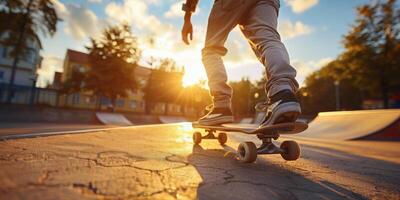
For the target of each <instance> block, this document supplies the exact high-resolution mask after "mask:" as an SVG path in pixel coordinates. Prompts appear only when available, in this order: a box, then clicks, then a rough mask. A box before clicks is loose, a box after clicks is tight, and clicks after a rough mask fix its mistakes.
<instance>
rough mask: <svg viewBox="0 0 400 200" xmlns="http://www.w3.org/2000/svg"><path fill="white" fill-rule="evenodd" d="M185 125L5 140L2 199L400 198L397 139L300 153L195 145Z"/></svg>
mask: <svg viewBox="0 0 400 200" xmlns="http://www.w3.org/2000/svg"><path fill="white" fill-rule="evenodd" d="M192 133H193V130H192V129H191V125H190V124H189V123H181V124H171V125H149V126H137V127H130V128H122V129H118V128H117V129H115V128H114V129H110V130H100V131H94V132H88V133H82V134H63V135H54V136H48V137H37V138H26V139H13V140H3V141H0V146H1V148H0V199H196V198H197V199H231V200H232V199H252V200H255V199H400V187H399V185H398V184H399V183H400V143H399V142H373V141H334V140H322V139H313V138H306V137H295V136H292V137H290V138H281V139H279V140H278V141H277V143H279V142H281V141H283V140H285V139H291V140H297V141H298V142H299V143H300V145H301V147H302V156H301V158H300V159H299V160H297V161H285V160H283V159H282V158H281V157H280V155H262V156H259V157H258V159H257V161H256V162H255V163H252V164H245V163H240V162H238V161H237V159H236V155H235V150H236V148H237V146H238V144H239V142H241V141H254V142H256V143H257V144H259V141H258V139H257V138H256V137H254V136H252V135H244V134H240V133H229V134H228V137H229V139H228V143H227V144H226V145H224V146H221V145H219V144H218V142H217V141H216V140H209V141H203V142H202V143H201V144H200V145H193V143H192Z"/></svg>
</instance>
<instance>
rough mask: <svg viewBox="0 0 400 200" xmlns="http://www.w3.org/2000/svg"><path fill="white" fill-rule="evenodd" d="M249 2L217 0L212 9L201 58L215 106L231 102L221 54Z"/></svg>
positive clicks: (230, 89) (229, 88)
mask: <svg viewBox="0 0 400 200" xmlns="http://www.w3.org/2000/svg"><path fill="white" fill-rule="evenodd" d="M248 2H249V1H248V0H217V1H215V3H214V5H213V8H212V9H211V13H210V16H209V19H208V26H207V34H206V40H205V47H204V49H203V50H202V61H203V64H204V67H205V69H206V72H207V77H208V85H209V87H210V93H211V96H212V97H213V102H214V107H230V106H231V97H232V88H231V87H230V86H229V85H228V84H227V81H228V78H227V74H226V70H225V66H224V63H223V61H222V56H224V55H226V53H227V49H226V48H225V47H224V44H225V42H226V39H227V38H228V35H229V33H230V32H231V31H232V29H233V28H234V27H235V26H236V25H237V24H238V23H239V20H240V17H241V16H242V15H243V12H244V11H245V10H246V5H247V4H248Z"/></svg>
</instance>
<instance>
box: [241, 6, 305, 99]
mask: <svg viewBox="0 0 400 200" xmlns="http://www.w3.org/2000/svg"><path fill="white" fill-rule="evenodd" d="M278 13H279V0H260V1H258V2H257V3H256V4H255V5H254V6H253V7H252V8H251V10H249V11H248V12H247V15H246V17H245V18H244V20H243V21H242V22H241V24H240V29H241V30H242V32H243V34H244V35H245V36H246V38H247V39H248V41H249V43H250V45H251V47H252V49H253V51H254V52H255V54H256V55H257V57H258V59H259V60H260V61H261V62H262V63H263V64H264V66H265V67H266V72H267V73H266V74H267V80H268V82H267V84H266V88H265V89H266V91H267V93H268V96H269V97H270V96H272V95H274V94H276V93H278V92H279V91H282V90H285V89H289V90H292V91H293V92H296V91H297V90H298V83H297V81H296V79H295V77H296V70H295V69H294V68H293V67H292V66H291V65H290V61H289V55H288V53H287V50H286V48H285V46H284V44H283V43H282V42H281V38H280V35H279V33H278V32H277V25H278V22H277V19H278Z"/></svg>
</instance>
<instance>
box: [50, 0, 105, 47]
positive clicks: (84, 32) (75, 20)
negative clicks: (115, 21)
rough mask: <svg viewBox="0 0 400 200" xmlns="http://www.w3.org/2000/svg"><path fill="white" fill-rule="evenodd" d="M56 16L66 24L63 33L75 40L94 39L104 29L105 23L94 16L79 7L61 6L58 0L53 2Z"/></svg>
mask: <svg viewBox="0 0 400 200" xmlns="http://www.w3.org/2000/svg"><path fill="white" fill-rule="evenodd" d="M53 2H54V5H55V8H56V10H57V14H58V15H59V16H60V18H61V19H63V20H64V22H65V23H66V25H65V27H64V31H65V33H67V34H69V35H71V36H72V37H73V38H74V39H76V40H79V41H80V40H82V39H84V38H86V37H95V36H96V35H98V34H99V33H100V32H101V28H103V27H105V23H104V22H103V21H101V20H99V19H98V18H97V16H96V14H95V13H94V12H93V11H91V10H89V9H87V8H85V7H82V6H80V5H76V4H66V5H65V4H63V3H61V2H59V1H58V0H53Z"/></svg>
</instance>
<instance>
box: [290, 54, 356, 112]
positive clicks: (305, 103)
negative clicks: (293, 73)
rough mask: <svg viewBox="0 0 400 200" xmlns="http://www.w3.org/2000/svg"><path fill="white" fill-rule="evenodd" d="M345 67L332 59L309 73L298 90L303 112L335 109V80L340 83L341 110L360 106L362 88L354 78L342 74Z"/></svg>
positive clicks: (344, 71)
mask: <svg viewBox="0 0 400 200" xmlns="http://www.w3.org/2000/svg"><path fill="white" fill-rule="evenodd" d="M346 70H347V67H346V65H345V64H343V63H342V62H340V60H334V61H332V62H330V63H328V64H327V65H325V66H324V67H322V68H321V69H320V70H318V71H315V72H314V73H312V74H311V75H309V76H308V77H307V78H306V80H305V85H306V86H305V87H303V88H301V89H300V91H299V95H298V96H299V99H300V101H301V104H302V110H303V111H302V112H303V113H304V114H316V113H318V112H321V111H334V110H336V96H335V82H336V81H338V82H339V83H340V85H338V86H337V87H340V95H339V100H340V102H341V103H340V104H341V106H340V107H341V109H342V110H354V109H360V108H361V101H362V94H363V93H362V90H361V89H360V88H359V87H358V86H357V85H356V84H355V81H354V79H352V78H351V77H348V76H346V75H344V74H345V73H347V71H346Z"/></svg>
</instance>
